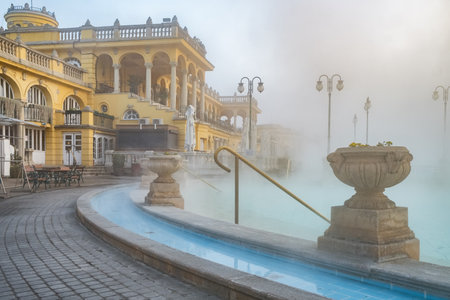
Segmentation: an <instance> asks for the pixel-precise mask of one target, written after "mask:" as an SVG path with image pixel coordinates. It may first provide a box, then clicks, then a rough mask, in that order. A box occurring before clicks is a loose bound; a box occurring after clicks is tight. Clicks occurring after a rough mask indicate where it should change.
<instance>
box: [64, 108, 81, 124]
mask: <svg viewBox="0 0 450 300" xmlns="http://www.w3.org/2000/svg"><path fill="white" fill-rule="evenodd" d="M64 125H81V110H67V111H65V112H64Z"/></svg>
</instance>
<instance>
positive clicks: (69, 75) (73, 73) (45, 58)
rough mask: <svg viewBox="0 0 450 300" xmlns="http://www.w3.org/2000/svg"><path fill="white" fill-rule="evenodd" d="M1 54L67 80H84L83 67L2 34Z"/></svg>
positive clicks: (0, 41)
mask: <svg viewBox="0 0 450 300" xmlns="http://www.w3.org/2000/svg"><path fill="white" fill-rule="evenodd" d="M5 54H6V55H5ZM0 56H4V57H7V58H9V59H11V60H14V61H16V62H19V61H20V62H22V63H23V64H26V65H27V66H31V67H37V69H39V70H40V71H44V72H47V73H49V74H52V75H55V76H57V77H61V78H64V79H67V80H74V81H76V82H78V83H81V82H82V80H83V73H84V72H85V71H84V70H83V69H81V68H78V67H75V66H74V65H71V64H69V63H66V62H64V61H62V60H60V59H59V58H56V57H52V56H49V55H45V54H43V53H41V52H38V51H35V50H33V49H31V48H28V47H27V46H25V45H23V44H21V43H19V42H16V41H12V40H10V39H8V38H5V37H3V36H1V35H0Z"/></svg>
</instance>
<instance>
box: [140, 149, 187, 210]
mask: <svg viewBox="0 0 450 300" xmlns="http://www.w3.org/2000/svg"><path fill="white" fill-rule="evenodd" d="M181 160H182V159H181V156H179V155H154V154H153V153H150V154H149V155H146V157H145V158H143V159H142V160H141V164H142V165H143V167H144V168H147V169H149V170H150V171H152V172H154V173H156V174H158V177H157V178H156V179H155V180H153V182H152V183H150V191H149V192H148V194H147V196H146V197H145V203H147V204H149V205H169V206H175V207H178V208H182V209H183V208H184V199H183V197H182V196H181V194H180V185H179V184H178V183H177V182H176V181H175V179H173V178H172V176H171V175H172V174H173V173H175V172H176V171H177V170H178V169H179V168H180V166H181Z"/></svg>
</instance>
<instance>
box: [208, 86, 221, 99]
mask: <svg viewBox="0 0 450 300" xmlns="http://www.w3.org/2000/svg"><path fill="white" fill-rule="evenodd" d="M205 94H206V95H208V96H210V97H211V98H213V99H216V100H217V101H220V95H219V92H217V91H216V90H215V89H213V88H212V87H210V86H208V85H205Z"/></svg>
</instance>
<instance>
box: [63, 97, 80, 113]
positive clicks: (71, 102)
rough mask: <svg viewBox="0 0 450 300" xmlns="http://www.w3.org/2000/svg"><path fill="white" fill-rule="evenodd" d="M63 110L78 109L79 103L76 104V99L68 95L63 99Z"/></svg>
mask: <svg viewBox="0 0 450 300" xmlns="http://www.w3.org/2000/svg"><path fill="white" fill-rule="evenodd" d="M63 110H64V111H66V110H80V104H78V101H77V99H75V98H74V97H72V96H69V97H67V98H66V100H64V103H63Z"/></svg>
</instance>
